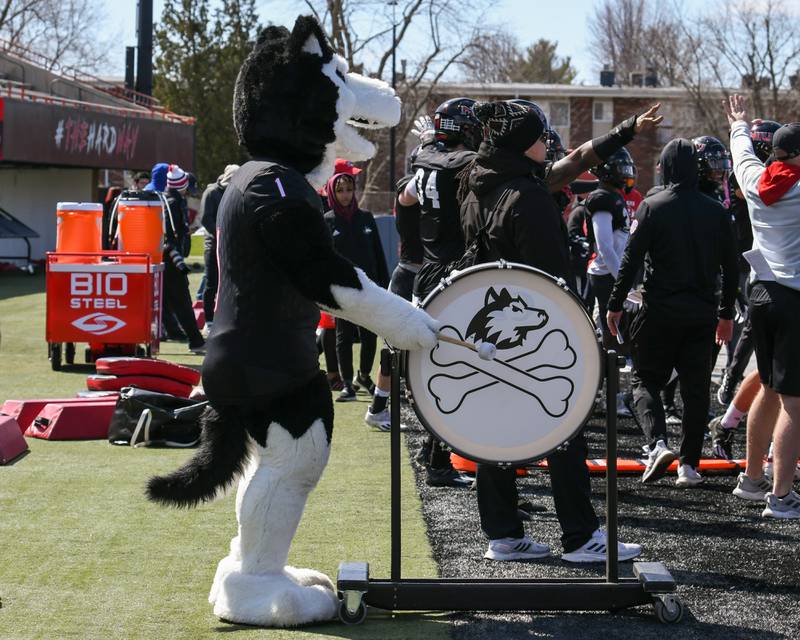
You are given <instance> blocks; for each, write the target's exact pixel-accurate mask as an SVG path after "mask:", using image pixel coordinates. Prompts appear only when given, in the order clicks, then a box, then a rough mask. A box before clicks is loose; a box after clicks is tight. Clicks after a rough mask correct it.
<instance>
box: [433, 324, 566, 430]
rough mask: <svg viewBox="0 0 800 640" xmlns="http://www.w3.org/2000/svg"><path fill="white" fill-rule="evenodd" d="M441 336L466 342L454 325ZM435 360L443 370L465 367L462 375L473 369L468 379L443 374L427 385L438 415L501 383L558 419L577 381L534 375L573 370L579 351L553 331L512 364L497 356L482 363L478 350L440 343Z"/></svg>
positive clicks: (516, 357)
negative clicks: (515, 390)
mask: <svg viewBox="0 0 800 640" xmlns="http://www.w3.org/2000/svg"><path fill="white" fill-rule="evenodd" d="M440 333H443V334H446V335H451V336H453V337H455V338H458V339H459V340H461V339H462V337H461V334H460V332H459V331H458V329H456V328H455V327H452V326H445V327H442V329H441V330H440ZM430 358H431V362H433V364H435V365H436V366H438V367H441V368H448V367H457V366H459V365H461V367H460V370H461V371H463V370H464V367H466V368H467V369H470V370H471V371H468V373H466V374H463V375H459V374H457V373H456V374H453V375H451V374H449V373H438V374H436V375H433V376H431V378H430V379H429V380H428V391H429V392H430V393H431V395H432V396H433V398H434V399H435V401H436V406H437V408H438V409H439V411H441V412H442V413H445V414H449V413H454V412H456V411H458V409H459V408H460V407H461V405H462V404H463V403H464V400H465V399H466V398H467V396H469V395H470V394H472V393H475V392H477V391H481V390H482V389H487V388H489V387H492V386H494V385H496V384H498V383H499V384H505V385H508V386H510V387H513V388H514V389H517V390H519V391H521V392H523V393H526V394H528V395H529V396H531V397H532V398H534V399H535V400H537V401H538V403H539V404H540V405H541V407H542V409H544V410H545V412H546V413H547V414H548V415H549V416H551V417H553V418H558V417H561V416H563V415H564V414H565V413H566V412H567V409H568V408H569V399H570V398H571V397H572V393H573V391H574V390H575V385H574V383H573V382H572V380H570V379H569V378H566V377H564V376H552V377H543V376H542V374H545V375H546V373H545V372H544V371H540V372H539V375H535V374H534V372H535V371H537V370H543V369H561V370H564V369H569V368H571V367H572V366H573V365H574V364H575V362H576V360H577V357H576V355H575V350H574V349H573V348H572V347H571V346H570V344H569V340H568V338H567V334H565V333H564V332H563V331H562V330H560V329H553V330H551V331H549V332H548V333H547V334H546V335H545V336H544V337H543V338H542V339H541V341H540V342H539V344H538V345H537V346H536V347H535V348H534V349H531V350H529V351H525V352H524V353H521V354H519V355H515V356H513V357H511V358H509V359H508V360H501V359H499V358H497V357H496V358H495V359H493V360H483V359H481V358H480V357H479V356H478V354H477V353H475V352H474V351H471V350H469V349H466V348H464V347H463V346H458V345H455V344H451V343H448V342H439V343H438V344H437V345H436V346H435V347H434V348H433V349H432V350H431V352H430ZM465 387H466V389H465Z"/></svg>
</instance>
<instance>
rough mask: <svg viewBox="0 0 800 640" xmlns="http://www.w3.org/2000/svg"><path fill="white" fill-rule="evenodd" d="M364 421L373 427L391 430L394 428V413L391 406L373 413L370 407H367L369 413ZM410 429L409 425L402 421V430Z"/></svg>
mask: <svg viewBox="0 0 800 640" xmlns="http://www.w3.org/2000/svg"><path fill="white" fill-rule="evenodd" d="M364 422H366V423H367V424H368V425H370V426H371V427H377V428H378V429H380V430H381V431H391V430H392V414H391V413H390V412H389V408H388V407H387V408H386V409H384V410H383V411H379V412H378V413H372V411H370V408H369V407H367V413H366V415H365V416H364ZM406 430H408V426H407V425H405V424H403V423H402V422H401V423H400V431H406Z"/></svg>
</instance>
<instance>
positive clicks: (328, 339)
mask: <svg viewBox="0 0 800 640" xmlns="http://www.w3.org/2000/svg"><path fill="white" fill-rule="evenodd" d="M320 338H321V341H322V352H323V353H324V354H325V371H326V372H327V373H339V359H338V358H337V357H336V329H323V330H322V335H321V336H320Z"/></svg>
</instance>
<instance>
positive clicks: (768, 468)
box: [764, 460, 800, 482]
mask: <svg viewBox="0 0 800 640" xmlns="http://www.w3.org/2000/svg"><path fill="white" fill-rule="evenodd" d="M764 476H766V478H767V480H769V481H770V482H772V460H767V461H766V462H765V463H764ZM794 479H795V480H800V462H798V463H797V465H796V466H795V468H794Z"/></svg>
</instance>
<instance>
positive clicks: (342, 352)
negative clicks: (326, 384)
mask: <svg viewBox="0 0 800 640" xmlns="http://www.w3.org/2000/svg"><path fill="white" fill-rule="evenodd" d="M356 332H358V335H359V338H360V339H361V357H360V359H359V366H358V370H359V371H360V372H361V373H363V374H364V375H370V373H371V372H372V363H373V362H374V361H375V347H376V343H377V338H376V337H375V334H374V333H372V332H371V331H367V330H366V329H365V328H364V327H359V326H358V325H355V324H353V323H352V322H348V321H347V320H342V319H341V318H336V357H337V358H338V359H339V375H341V376H342V380H344V381H345V382H352V381H353V342H355V336H356Z"/></svg>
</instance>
